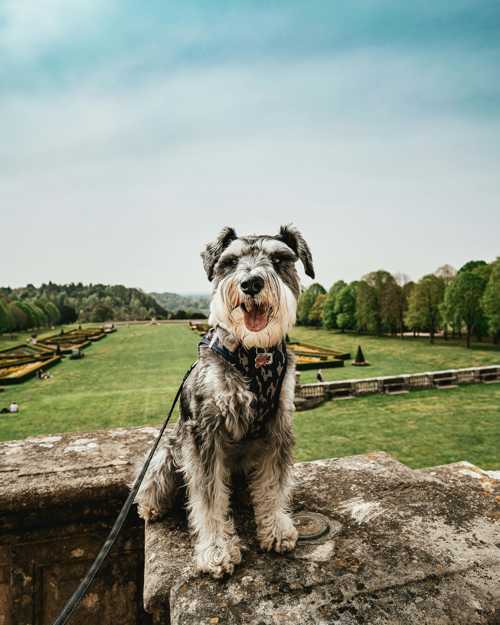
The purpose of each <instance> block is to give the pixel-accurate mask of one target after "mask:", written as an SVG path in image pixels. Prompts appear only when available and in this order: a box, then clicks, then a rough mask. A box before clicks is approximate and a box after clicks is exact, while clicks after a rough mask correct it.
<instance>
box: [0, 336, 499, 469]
mask: <svg viewBox="0 0 500 625" xmlns="http://www.w3.org/2000/svg"><path fill="white" fill-rule="evenodd" d="M20 338H22V339H23V340H24V339H25V337H20ZM293 338H296V339H300V340H302V341H305V342H310V343H316V344H319V345H324V346H328V347H333V348H336V349H339V350H341V351H350V352H351V353H352V354H353V355H354V353H355V349H356V347H357V345H358V343H361V345H362V347H363V350H364V351H365V355H366V358H367V360H369V361H370V362H372V363H373V364H372V366H370V367H366V368H354V367H352V366H351V365H350V364H349V363H346V366H345V367H344V368H342V369H331V370H328V371H324V372H323V373H324V376H325V378H326V379H346V378H350V377H366V376H377V375H386V374H393V373H402V372H415V371H428V370H437V369H445V368H449V367H466V366H468V365H480V364H495V363H499V362H500V349H496V348H494V347H493V346H491V345H481V344H478V345H474V346H473V349H470V350H468V349H466V348H465V347H463V346H461V345H457V344H454V343H452V342H449V343H445V342H444V341H439V342H438V343H437V344H436V345H434V346H431V345H429V344H428V342H427V341H426V340H425V339H412V338H405V339H403V340H401V339H398V338H385V337H384V338H376V337H361V338H360V337H358V336H356V335H342V334H336V333H332V332H328V331H325V330H315V329H310V328H297V329H296V330H295V331H294V333H293ZM14 342H15V341H14ZM197 343H198V336H197V335H196V334H195V333H194V332H192V331H191V330H190V329H189V328H188V326H187V325H186V326H184V325H159V326H151V325H131V326H130V327H127V326H123V327H120V328H119V330H118V332H116V333H114V334H112V335H110V336H109V337H107V338H106V340H105V341H99V342H97V343H95V344H93V345H91V346H90V347H89V348H88V349H86V350H85V358H83V359H82V360H75V361H71V360H69V359H65V360H64V361H63V362H62V363H61V364H59V365H56V366H55V367H54V368H52V369H51V370H50V373H51V375H52V377H51V378H50V379H48V380H38V379H32V380H29V381H28V382H25V383H23V384H20V385H16V386H9V387H6V390H5V392H0V406H4V405H8V404H9V403H10V401H11V400H13V399H15V400H16V401H17V403H18V404H19V406H20V408H21V411H20V413H19V414H14V415H10V414H6V415H0V440H12V439H18V438H25V437H28V436H34V435H39V434H53V433H58V432H67V431H82V432H88V431H92V430H95V429H100V428H109V427H129V426H139V425H146V424H157V423H159V422H160V421H161V420H162V418H163V416H164V414H165V412H166V410H167V408H168V406H169V404H170V401H171V400H172V399H173V396H174V394H175V392H176V390H177V387H178V385H179V383H180V381H181V379H182V376H183V374H184V372H185V370H186V369H187V367H188V366H189V365H190V364H191V362H193V360H195V359H196V346H197ZM9 344H12V342H10V343H9V341H8V340H5V339H2V340H0V349H2V348H3V347H8V346H9ZM302 378H303V381H304V382H305V381H312V380H313V379H314V372H304V373H303V374H302ZM295 429H296V434H297V446H296V456H297V459H300V460H306V459H315V458H322V457H331V456H344V455H349V454H353V453H363V452H367V451H370V450H376V449H378V450H384V451H387V452H389V453H392V454H394V455H395V456H396V457H397V458H399V459H400V460H402V461H403V462H405V463H407V464H409V465H410V466H412V467H421V466H430V465H435V464H441V463H446V462H453V461H456V460H463V459H466V460H469V461H470V462H473V463H475V464H478V465H479V466H482V467H484V468H499V467H500V385H494V384H493V385H489V386H485V385H477V386H476V385H474V386H469V387H460V388H457V389H451V390H435V391H418V392H414V393H410V394H409V395H404V396H397V397H387V396H381V395H377V396H371V397H366V398H359V399H352V400H348V401H336V402H329V403H325V404H323V405H322V406H320V407H318V408H316V409H314V410H311V411H307V412H302V413H298V414H297V415H296V417H295Z"/></svg>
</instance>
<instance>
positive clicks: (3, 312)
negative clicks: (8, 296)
mask: <svg viewBox="0 0 500 625" xmlns="http://www.w3.org/2000/svg"><path fill="white" fill-rule="evenodd" d="M13 329H14V319H13V318H12V313H11V311H10V308H9V305H8V303H7V300H4V299H3V298H2V297H0V332H9V331H10V330H13Z"/></svg>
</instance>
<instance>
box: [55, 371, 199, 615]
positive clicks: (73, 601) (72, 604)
mask: <svg viewBox="0 0 500 625" xmlns="http://www.w3.org/2000/svg"><path fill="white" fill-rule="evenodd" d="M196 364H197V363H196V362H194V363H193V364H192V365H191V366H190V367H189V369H188V371H187V373H186V375H185V376H184V378H183V380H182V382H181V385H180V386H179V388H178V390H177V393H176V395H175V398H174V401H173V403H172V406H171V408H170V410H169V412H168V415H167V418H166V419H165V421H164V423H163V425H162V426H161V429H160V432H159V434H158V436H157V437H156V440H155V442H154V444H153V447H151V451H150V452H149V455H148V457H147V459H146V462H145V463H144V465H143V467H142V469H141V472H140V473H139V475H138V476H137V478H136V480H135V482H134V485H133V486H132V488H131V490H130V493H129V496H128V497H127V500H126V501H125V503H124V504H123V506H122V509H121V510H120V514H119V515H118V517H117V518H116V521H115V522H114V525H113V527H112V528H111V531H110V532H109V534H108V537H107V539H106V542H105V543H104V545H103V546H102V547H101V550H100V551H99V553H98V554H97V556H96V559H95V560H94V562H93V563H92V566H91V567H90V569H89V570H88V572H87V575H85V577H84V578H83V579H82V581H81V582H80V585H79V586H78V588H77V589H76V590H75V592H74V593H73V595H72V596H71V598H70V599H69V601H68V602H67V603H66V605H65V606H64V608H63V610H62V612H61V614H59V616H58V617H57V619H56V620H55V621H54V623H53V625H64V624H65V623H67V622H68V619H69V618H70V616H71V615H72V614H73V612H74V611H75V610H76V608H77V607H78V606H79V604H80V601H81V600H82V599H83V597H84V596H85V593H86V592H87V590H88V589H89V588H90V585H91V584H92V582H93V581H94V578H95V576H96V575H97V573H98V572H99V569H100V568H101V566H102V564H103V562H104V560H105V559H106V557H107V555H108V553H109V552H110V550H111V547H112V546H113V545H114V544H115V541H116V539H117V538H118V534H119V533H120V530H121V529H122V526H123V524H124V522H125V519H126V518H127V515H128V513H129V511H130V508H131V507H132V504H133V503H134V499H135V497H136V495H137V492H138V491H139V488H140V486H141V484H142V480H143V479H144V476H145V475H146V471H147V470H148V467H149V464H150V462H151V460H152V458H153V456H154V454H155V451H156V449H157V447H158V444H159V442H160V439H161V437H162V436H163V433H164V432H165V428H166V427H167V425H168V422H169V421H170V417H171V416H172V413H173V411H174V408H175V405H176V404H177V401H178V399H179V396H180V394H181V391H182V388H183V386H184V384H185V382H186V380H187V379H188V377H189V375H190V373H191V371H192V370H193V369H194V367H195V366H196Z"/></svg>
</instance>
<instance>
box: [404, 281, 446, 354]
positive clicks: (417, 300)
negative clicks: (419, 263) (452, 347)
mask: <svg viewBox="0 0 500 625" xmlns="http://www.w3.org/2000/svg"><path fill="white" fill-rule="evenodd" d="M443 298H444V281H443V279H442V278H438V277H437V276H435V275H432V274H430V275H427V276H424V277H423V278H421V279H420V280H419V281H418V282H417V284H416V285H415V288H414V289H413V291H412V293H411V296H410V300H409V306H408V313H407V315H406V322H407V325H408V326H409V327H411V328H412V329H417V330H425V331H427V332H429V334H430V340H431V343H434V335H435V334H436V332H437V330H438V329H439V325H440V322H441V304H442V302H443Z"/></svg>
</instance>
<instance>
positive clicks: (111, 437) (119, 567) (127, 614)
mask: <svg viewBox="0 0 500 625" xmlns="http://www.w3.org/2000/svg"><path fill="white" fill-rule="evenodd" d="M156 433H157V430H156V429H154V428H136V429H131V430H124V429H116V430H111V431H103V432H96V433H91V434H70V435H65V436H45V437H36V438H31V439H27V440H24V441H12V442H8V443H3V444H0V476H1V477H0V625H42V624H43V625H50V624H51V623H52V622H53V620H54V619H55V618H56V616H57V614H58V613H59V611H60V610H61V609H62V607H63V605H64V603H65V602H66V600H67V599H68V597H69V596H70V595H71V594H72V593H73V591H74V590H75V589H76V587H77V586H78V583H79V582H80V580H81V579H82V577H83V576H84V575H85V573H86V572H87V569H88V568H89V566H90V564H91V563H92V561H93V559H94V557H95V555H96V554H97V552H98V551H99V549H100V547H101V545H102V544H103V542H104V540H105V538H106V535H107V533H108V531H109V529H110V527H111V525H112V524H113V522H114V520H115V517H116V515H117V514H118V511H119V510H120V507H121V505H122V504H123V502H124V500H125V498H126V496H127V494H128V487H127V484H128V482H129V481H130V478H131V475H132V469H133V465H134V464H135V463H136V462H137V461H138V460H139V459H142V457H143V455H144V453H145V452H146V450H147V449H149V447H150V446H151V444H152V442H153V440H154V438H155V435H156ZM143 563H144V532H143V523H142V521H140V520H139V519H138V517H137V515H136V513H135V510H134V511H133V513H131V514H130V516H129V519H128V521H127V523H126V525H125V526H124V528H123V530H122V533H121V535H120V537H119V540H118V542H117V544H116V545H115V547H114V548H113V550H112V551H111V554H110V556H109V558H108V560H107V561H106V563H105V566H104V568H103V570H102V571H101V573H100V574H99V575H98V577H97V578H96V580H95V582H94V584H93V586H92V587H91V589H90V592H89V593H88V594H87V596H86V597H85V598H84V600H83V602H82V604H81V606H80V608H79V609H78V611H77V612H76V613H75V614H74V616H73V617H72V620H71V623H72V625H77V624H82V625H83V624H84V625H118V624H119V625H137V624H146V623H149V622H150V617H149V616H148V615H147V614H145V613H144V611H143V609H142V587H143V567H144V564H143Z"/></svg>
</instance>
